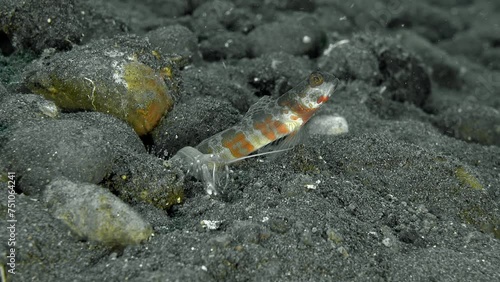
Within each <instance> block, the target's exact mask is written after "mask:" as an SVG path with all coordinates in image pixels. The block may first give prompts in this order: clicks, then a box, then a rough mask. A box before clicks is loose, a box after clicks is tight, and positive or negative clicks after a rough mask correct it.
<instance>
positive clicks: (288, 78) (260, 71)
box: [238, 52, 314, 112]
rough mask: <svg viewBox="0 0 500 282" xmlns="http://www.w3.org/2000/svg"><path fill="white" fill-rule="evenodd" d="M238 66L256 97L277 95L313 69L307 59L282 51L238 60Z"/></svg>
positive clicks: (281, 93)
mask: <svg viewBox="0 0 500 282" xmlns="http://www.w3.org/2000/svg"><path fill="white" fill-rule="evenodd" d="M238 66H239V67H240V68H241V69H242V70H243V71H244V72H245V75H246V80H247V81H248V82H249V84H250V85H251V86H253V87H254V88H255V92H256V93H255V95H257V96H258V97H262V96H264V95H269V96H273V97H279V96H281V95H283V94H284V93H285V92H286V91H288V90H290V89H292V88H293V87H294V86H295V85H296V84H297V83H298V82H299V81H302V80H303V79H304V77H307V76H308V75H309V74H310V73H311V72H312V70H313V69H314V65H313V64H311V63H310V62H309V61H308V60H307V59H305V58H303V57H297V56H293V55H290V54H287V53H283V52H278V53H271V54H265V55H263V56H261V57H258V58H254V59H251V60H245V59H244V60H240V61H239V62H238ZM238 109H239V108H238ZM247 109H248V108H247ZM247 109H245V112H246V110H247Z"/></svg>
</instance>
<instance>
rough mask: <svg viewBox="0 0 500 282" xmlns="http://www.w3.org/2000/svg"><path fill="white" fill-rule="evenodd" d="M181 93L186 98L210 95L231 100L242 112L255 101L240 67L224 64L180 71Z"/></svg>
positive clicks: (255, 98)
mask: <svg viewBox="0 0 500 282" xmlns="http://www.w3.org/2000/svg"><path fill="white" fill-rule="evenodd" d="M181 74H182V81H183V91H184V92H183V95H182V97H181V99H184V100H187V99H190V98H191V97H194V96H200V95H201V96H211V97H217V98H219V99H223V100H227V101H229V102H231V104H232V105H233V107H235V108H237V109H238V110H239V111H240V112H242V113H244V112H246V111H247V110H248V108H249V107H250V105H252V104H253V103H255V102H256V101H257V97H255V96H254V95H253V92H252V90H251V87H250V86H249V85H248V82H247V77H246V76H245V74H243V73H242V71H241V68H238V67H233V66H227V65H225V64H212V65H210V66H203V67H199V68H189V69H186V70H183V71H182V73H181Z"/></svg>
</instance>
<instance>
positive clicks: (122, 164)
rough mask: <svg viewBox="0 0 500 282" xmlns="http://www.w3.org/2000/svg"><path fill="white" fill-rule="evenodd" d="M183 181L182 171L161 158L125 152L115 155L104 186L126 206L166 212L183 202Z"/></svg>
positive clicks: (103, 182)
mask: <svg viewBox="0 0 500 282" xmlns="http://www.w3.org/2000/svg"><path fill="white" fill-rule="evenodd" d="M183 181H184V176H183V174H182V172H181V171H180V169H179V168H175V167H165V166H164V161H163V160H162V159H159V158H156V157H154V156H152V155H150V154H138V153H130V152H126V151H125V152H123V154H119V155H117V156H116V158H115V160H114V162H113V166H112V167H111V169H110V173H109V175H108V176H107V177H106V178H105V179H104V180H103V181H102V185H103V186H105V187H107V188H108V189H109V190H110V191H111V192H113V194H115V195H117V196H118V197H119V198H120V199H121V200H123V201H125V202H127V203H130V204H138V203H140V202H142V203H148V204H150V205H153V206H155V207H157V208H159V209H162V210H167V209H169V208H170V207H172V206H173V205H176V204H180V203H182V202H183V201H184V183H183Z"/></svg>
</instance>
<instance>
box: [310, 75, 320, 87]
mask: <svg viewBox="0 0 500 282" xmlns="http://www.w3.org/2000/svg"><path fill="white" fill-rule="evenodd" d="M321 84H323V76H322V75H321V74H320V73H318V72H313V73H311V75H310V76H309V86H311V87H316V86H320V85H321Z"/></svg>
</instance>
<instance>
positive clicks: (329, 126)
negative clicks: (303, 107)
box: [307, 115, 349, 135]
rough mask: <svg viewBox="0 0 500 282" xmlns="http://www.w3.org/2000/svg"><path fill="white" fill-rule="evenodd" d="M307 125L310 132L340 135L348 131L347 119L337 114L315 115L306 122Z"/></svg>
mask: <svg viewBox="0 0 500 282" xmlns="http://www.w3.org/2000/svg"><path fill="white" fill-rule="evenodd" d="M307 127H308V128H309V133H310V134H321V135H340V134H345V133H347V132H349V126H348V125H347V121H346V120H345V118H344V117H339V116H330V115H319V116H315V117H314V118H312V119H311V120H310V121H309V122H308V124H307Z"/></svg>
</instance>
